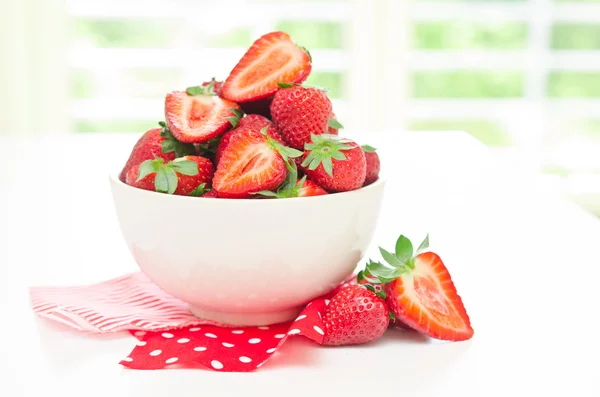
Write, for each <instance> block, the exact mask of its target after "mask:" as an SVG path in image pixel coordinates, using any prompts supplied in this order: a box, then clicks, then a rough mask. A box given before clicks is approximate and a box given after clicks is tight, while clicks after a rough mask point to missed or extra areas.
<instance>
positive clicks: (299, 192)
mask: <svg viewBox="0 0 600 397" xmlns="http://www.w3.org/2000/svg"><path fill="white" fill-rule="evenodd" d="M297 179H298V170H297V168H296V163H295V162H293V161H290V163H289V166H288V175H287V178H286V181H285V183H284V184H282V185H281V186H280V187H279V189H277V191H276V192H272V191H270V190H263V191H260V192H257V194H260V195H261V196H265V197H274V198H292V197H309V196H322V195H324V194H328V193H327V192H326V191H325V190H323V188H322V187H321V186H319V185H317V184H316V183H314V182H313V181H307V180H306V176H304V177H303V178H302V179H300V180H299V181H298V180H297Z"/></svg>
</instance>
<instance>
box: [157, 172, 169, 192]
mask: <svg viewBox="0 0 600 397" xmlns="http://www.w3.org/2000/svg"><path fill="white" fill-rule="evenodd" d="M154 189H155V190H156V191H157V192H160V193H166V192H167V191H168V190H169V180H168V179H167V172H166V171H165V168H164V167H160V168H159V169H158V171H157V172H156V177H155V178H154Z"/></svg>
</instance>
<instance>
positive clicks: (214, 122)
mask: <svg viewBox="0 0 600 397" xmlns="http://www.w3.org/2000/svg"><path fill="white" fill-rule="evenodd" d="M241 115H242V113H241V111H240V106H239V105H238V104H237V103H235V102H232V101H228V100H227V99H222V98H220V97H218V96H217V95H216V94H215V92H214V90H213V83H212V82H211V83H209V84H208V85H207V86H197V87H189V88H187V89H186V90H185V91H173V92H171V93H169V94H167V97H166V99H165V118H166V121H167V127H168V128H169V130H170V131H171V133H172V134H173V136H174V137H175V138H176V139H177V140H179V141H181V142H186V143H205V142H208V141H210V140H211V139H213V138H216V137H217V136H219V135H221V134H223V133H224V132H225V131H227V130H229V129H230V128H233V127H235V126H236V125H237V123H238V121H239V119H240V117H241Z"/></svg>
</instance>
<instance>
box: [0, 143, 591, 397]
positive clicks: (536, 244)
mask: <svg viewBox="0 0 600 397" xmlns="http://www.w3.org/2000/svg"><path fill="white" fill-rule="evenodd" d="M136 139H137V136H134V135H86V136H69V135H65V136H51V137H47V136H46V137H44V138H35V139H34V138H23V139H16V138H7V137H4V138H0V149H1V153H2V157H0V170H2V177H1V179H0V181H1V184H0V309H1V310H2V313H3V316H2V317H1V318H2V324H1V327H0V396H11V397H12V396H21V395H24V396H40V395H46V394H52V393H55V392H57V393H60V395H62V396H82V395H84V396H96V395H98V396H108V395H110V396H179V395H194V396H202V395H212V396H228V395H231V396H267V395H278V396H283V395H290V396H296V395H298V396H304V395H326V394H327V395H342V394H340V393H342V392H344V393H345V394H347V395H365V393H370V392H371V393H382V392H383V393H390V392H393V393H397V395H403V396H462V397H464V396H496V395H498V396H508V395H515V396H517V395H518V396H525V395H546V394H548V393H551V392H552V393H554V392H557V393H558V394H559V395H573V396H575V395H576V396H596V397H597V396H600V375H599V372H600V371H599V370H600V358H599V357H600V342H599V339H598V338H597V336H596V333H597V330H598V324H599V321H598V316H599V315H600V309H599V305H600V288H599V287H598V282H599V280H600V277H599V276H600V271H599V270H598V269H600V250H599V249H598V246H599V242H600V220H598V219H597V218H595V217H593V216H591V215H589V214H588V213H586V212H584V211H583V210H581V209H580V208H579V207H577V206H575V205H574V204H571V203H569V202H566V201H565V200H563V199H562V198H560V197H557V196H555V195H548V193H547V192H544V191H543V190H542V189H540V188H539V187H538V184H537V183H536V181H535V179H533V178H532V177H530V176H529V175H523V174H522V173H519V172H518V168H519V167H518V164H517V163H516V162H513V161H506V162H502V163H498V162H496V160H493V159H492V157H490V155H489V153H488V152H487V151H486V149H485V148H484V147H483V146H482V145H480V144H479V143H478V142H477V141H475V140H473V139H472V138H470V137H469V136H467V135H466V134H463V133H460V132H444V133H398V134H395V135H394V136H393V137H392V136H388V137H387V138H383V137H381V136H377V137H372V138H371V139H370V142H369V143H371V144H373V145H374V146H378V147H379V148H380V156H381V157H382V159H383V167H384V170H385V177H386V178H387V179H388V180H389V182H388V186H387V192H386V198H385V200H384V206H383V210H382V216H381V219H380V223H379V227H378V230H377V232H376V236H375V237H374V240H373V244H372V249H371V250H370V254H371V255H373V256H376V255H377V250H376V247H377V245H383V246H388V247H389V246H391V245H392V244H393V242H394V241H395V239H396V237H397V236H398V235H399V234H400V233H404V234H406V235H408V236H409V237H412V238H413V239H414V240H420V239H421V238H422V237H423V236H424V234H425V233H426V232H430V235H431V245H432V249H433V250H435V251H436V252H438V253H439V254H440V255H441V256H442V258H443V259H444V261H445V263H446V265H447V266H448V268H449V269H450V271H451V274H452V276H453V278H454V281H455V284H456V286H457V288H458V291H459V293H460V295H461V296H462V297H463V300H464V302H465V305H466V307H467V310H468V312H469V314H470V316H471V319H472V323H473V327H474V329H475V336H474V338H473V339H472V340H471V341H468V342H464V343H440V342H432V341H427V340H426V339H424V338H422V337H420V336H418V335H417V334H415V333H408V332H401V331H389V332H387V334H386V335H385V336H384V337H383V338H382V339H380V340H379V341H377V342H375V343H372V344H369V345H365V346H359V347H346V348H323V347H320V346H317V345H313V344H311V343H310V342H307V341H306V340H304V339H303V338H301V337H296V338H293V340H292V341H291V342H289V343H288V344H286V345H285V347H284V348H283V349H282V350H281V353H278V354H277V356H276V357H274V358H273V359H272V360H271V361H270V362H269V363H268V364H265V366H264V367H262V368H261V369H260V370H259V371H258V372H255V373H248V374H237V373H216V372H212V371H206V370H181V369H178V370H164V371H134V370H127V369H124V368H122V367H121V366H120V365H118V362H119V360H120V359H121V358H122V357H124V356H125V355H127V354H128V353H129V351H130V350H131V349H132V347H133V344H134V343H133V342H134V339H133V338H132V337H131V336H129V335H127V334H124V333H123V334H117V335H110V336H104V335H102V336H94V337H92V336H89V335H82V334H80V333H77V332H76V331H71V330H69V329H66V328H64V327H60V326H57V325H54V324H52V323H50V322H48V321H46V320H41V319H38V318H37V317H36V316H35V315H34V314H33V313H32V312H31V310H30V309H29V302H28V295H27V287H28V286H30V285H41V284H43V285H69V284H78V285H81V284H85V283H89V282H95V281H101V280H105V279H108V278H111V277H115V276H118V275H121V274H124V273H127V272H130V271H135V270H136V266H135V264H134V262H133V260H132V258H131V257H130V255H129V253H128V251H127V249H126V247H125V245H124V243H123V241H122V239H121V235H120V231H119V228H118V225H117V221H116V218H115V214H114V211H113V207H112V201H111V200H112V199H111V196H110V191H109V185H108V178H107V173H108V172H109V171H110V170H118V169H119V167H120V166H121V164H122V163H123V162H124V161H125V159H126V157H127V155H128V152H129V150H130V148H131V146H132V145H133V143H134V142H135V140H136Z"/></svg>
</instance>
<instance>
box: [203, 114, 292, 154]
mask: <svg viewBox="0 0 600 397" xmlns="http://www.w3.org/2000/svg"><path fill="white" fill-rule="evenodd" d="M263 127H267V135H269V136H270V137H271V138H273V139H275V140H276V141H277V142H279V143H281V144H283V138H282V137H281V135H280V134H279V131H277V128H276V127H275V125H274V124H273V123H272V122H271V121H270V120H269V119H267V118H266V117H263V116H260V115H258V114H249V115H247V116H246V117H243V118H241V119H240V121H239V123H238V126H237V128H236V129H234V130H231V131H227V132H226V133H225V134H223V136H222V137H221V140H220V142H219V146H218V147H217V152H216V154H215V163H216V164H219V160H220V159H221V156H222V155H223V151H224V150H225V148H226V147H227V145H228V144H229V141H230V140H231V137H232V136H233V135H234V134H237V133H238V132H240V131H242V130H243V129H246V128H253V129H257V130H261V129H262V128H263Z"/></svg>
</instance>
